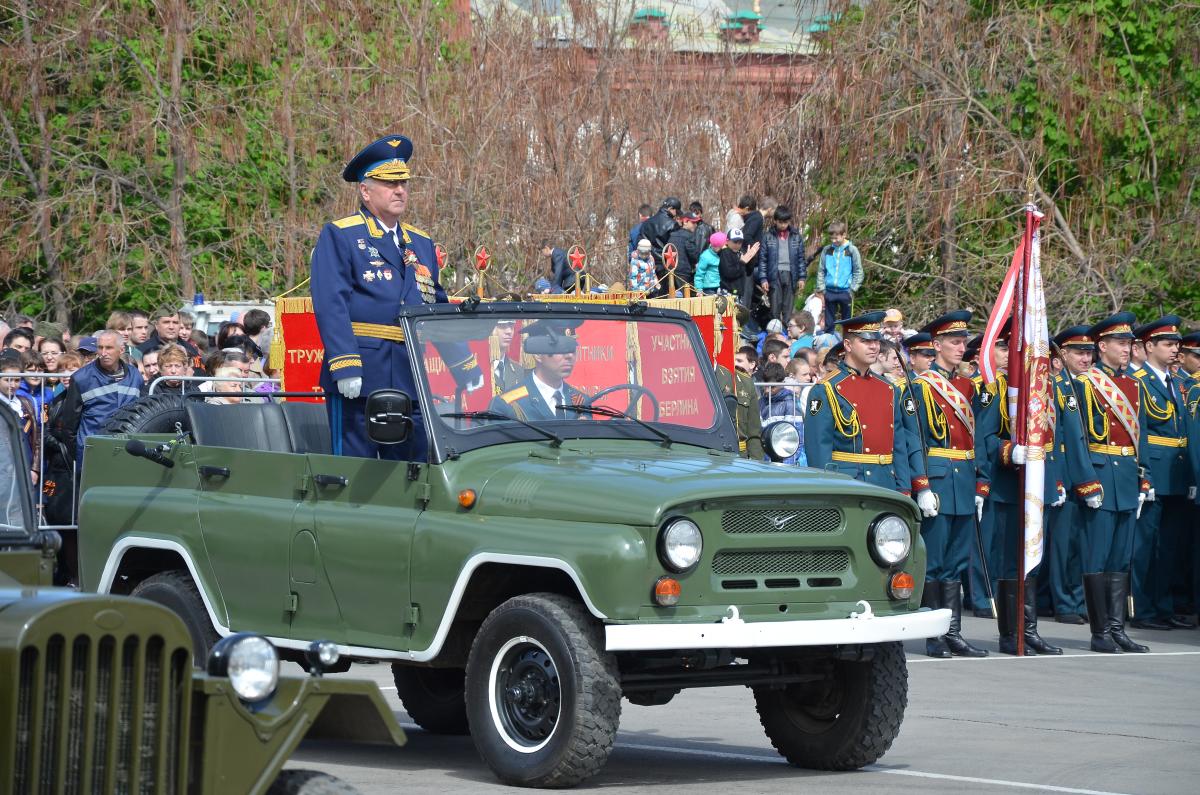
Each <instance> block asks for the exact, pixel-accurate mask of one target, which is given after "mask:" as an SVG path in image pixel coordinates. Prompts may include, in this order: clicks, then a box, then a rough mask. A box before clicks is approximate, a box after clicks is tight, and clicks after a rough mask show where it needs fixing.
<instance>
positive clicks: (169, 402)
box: [104, 392, 192, 434]
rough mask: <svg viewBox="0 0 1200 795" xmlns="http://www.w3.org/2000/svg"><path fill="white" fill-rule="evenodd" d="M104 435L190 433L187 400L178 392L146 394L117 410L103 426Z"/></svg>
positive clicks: (190, 425) (190, 426)
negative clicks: (105, 432)
mask: <svg viewBox="0 0 1200 795" xmlns="http://www.w3.org/2000/svg"><path fill="white" fill-rule="evenodd" d="M104 430H105V431H107V432H108V433H175V434H178V433H190V432H191V430H192V424H191V422H189V421H188V415H187V401H186V400H184V397H183V395H181V394H179V393H177V392H176V393H164V394H161V395H147V396H146V397H143V398H138V399H137V400H135V401H133V402H132V403H126V404H125V405H124V406H122V407H121V408H119V409H117V411H116V413H115V414H113V415H112V416H111V417H109V419H108V423H107V424H106V425H105V426H104Z"/></svg>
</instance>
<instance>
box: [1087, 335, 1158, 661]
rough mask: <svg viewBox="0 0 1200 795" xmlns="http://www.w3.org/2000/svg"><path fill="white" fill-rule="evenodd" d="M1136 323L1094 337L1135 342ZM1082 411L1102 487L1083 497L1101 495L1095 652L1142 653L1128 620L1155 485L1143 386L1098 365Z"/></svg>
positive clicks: (1091, 547)
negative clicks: (1142, 516)
mask: <svg viewBox="0 0 1200 795" xmlns="http://www.w3.org/2000/svg"><path fill="white" fill-rule="evenodd" d="M1134 322H1135V318H1134V316H1133V313H1131V312H1120V313H1118V314H1116V315H1113V316H1112V317H1109V318H1106V319H1105V320H1102V321H1100V322H1099V323H1097V324H1096V325H1094V326H1092V328H1091V329H1090V330H1089V331H1088V336H1090V337H1091V338H1092V339H1093V340H1095V341H1096V342H1097V349H1099V343H1100V342H1101V341H1102V340H1104V339H1106V338H1109V339H1130V340H1131V339H1133V324H1134ZM1078 384H1079V386H1080V387H1081V390H1080V395H1079V403H1080V413H1081V417H1082V420H1083V426H1084V430H1085V431H1086V432H1087V439H1088V452H1089V454H1090V457H1091V461H1092V468H1093V469H1094V470H1095V472H1096V480H1097V481H1099V482H1098V484H1097V485H1096V486H1095V488H1094V489H1093V490H1090V491H1087V492H1086V493H1083V492H1081V493H1083V496H1084V498H1087V497H1088V496H1091V495H1093V494H1095V493H1097V491H1098V492H1099V493H1100V495H1101V503H1100V506H1099V508H1098V509H1088V510H1085V512H1084V542H1083V594H1084V599H1085V601H1086V602H1087V608H1088V620H1089V622H1090V623H1091V629H1092V643H1091V646H1092V650H1093V651H1100V652H1107V653H1112V652H1117V651H1121V650H1124V651H1136V652H1144V651H1146V650H1147V649H1146V647H1145V646H1142V645H1140V644H1137V643H1134V642H1133V641H1132V640H1130V638H1129V636H1128V635H1126V634H1125V621H1126V618H1127V616H1128V607H1127V598H1128V595H1129V566H1130V563H1131V560H1132V557H1133V532H1134V526H1135V524H1136V522H1137V512H1138V508H1139V506H1140V505H1141V504H1142V501H1143V500H1144V499H1145V495H1146V493H1147V492H1148V491H1149V490H1150V481H1149V480H1147V479H1146V478H1145V477H1142V476H1141V475H1142V472H1143V470H1142V467H1141V466H1140V463H1141V461H1140V459H1141V456H1144V455H1145V452H1146V411H1145V406H1144V405H1142V402H1141V400H1140V399H1139V398H1140V394H1139V393H1140V390H1141V387H1139V386H1138V382H1137V380H1136V379H1134V378H1132V377H1131V376H1130V375H1129V374H1128V373H1127V372H1126V368H1124V367H1122V368H1120V369H1117V368H1113V367H1110V366H1109V365H1107V364H1103V363H1101V364H1099V365H1098V366H1096V367H1093V368H1092V369H1091V370H1089V371H1088V372H1086V373H1084V374H1082V375H1081V376H1080V377H1079V379H1078Z"/></svg>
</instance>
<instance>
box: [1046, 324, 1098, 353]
mask: <svg viewBox="0 0 1200 795" xmlns="http://www.w3.org/2000/svg"><path fill="white" fill-rule="evenodd" d="M1090 330H1091V326H1071V327H1070V328H1067V329H1063V330H1062V331H1060V332H1058V333H1057V334H1055V335H1054V344H1055V345H1057V346H1058V347H1060V348H1081V349H1084V350H1089V351H1090V350H1092V349H1093V348H1095V347H1096V343H1095V341H1094V340H1093V339H1092V338H1091V337H1089V336H1088V332H1089V331H1090Z"/></svg>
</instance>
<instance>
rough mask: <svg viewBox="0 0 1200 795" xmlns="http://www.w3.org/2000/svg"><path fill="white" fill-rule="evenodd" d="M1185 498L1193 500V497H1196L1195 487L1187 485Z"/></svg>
mask: <svg viewBox="0 0 1200 795" xmlns="http://www.w3.org/2000/svg"><path fill="white" fill-rule="evenodd" d="M1187 498H1188V499H1189V500H1194V499H1196V487H1195V486H1188V496H1187Z"/></svg>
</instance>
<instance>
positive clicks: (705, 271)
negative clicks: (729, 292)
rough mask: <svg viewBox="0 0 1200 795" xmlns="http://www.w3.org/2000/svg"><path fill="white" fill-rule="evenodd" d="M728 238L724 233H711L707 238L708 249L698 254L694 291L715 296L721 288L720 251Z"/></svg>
mask: <svg viewBox="0 0 1200 795" xmlns="http://www.w3.org/2000/svg"><path fill="white" fill-rule="evenodd" d="M728 240H729V238H727V237H726V236H725V233H724V232H713V233H712V234H711V235H709V236H708V248H706V249H704V251H702V252H700V259H699V260H698V261H697V262H696V290H697V291H699V292H702V293H707V294H709V295H715V294H716V292H717V290H718V289H719V288H720V286H721V249H723V248H725V244H726V243H727V242H728Z"/></svg>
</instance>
